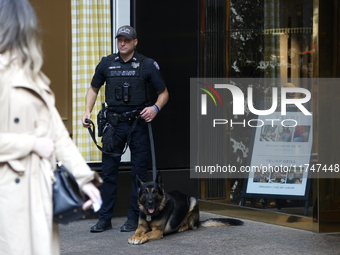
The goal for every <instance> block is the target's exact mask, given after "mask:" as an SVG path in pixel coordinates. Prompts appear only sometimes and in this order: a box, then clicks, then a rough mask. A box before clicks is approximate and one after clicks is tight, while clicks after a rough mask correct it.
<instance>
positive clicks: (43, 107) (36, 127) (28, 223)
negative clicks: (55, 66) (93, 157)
mask: <svg viewBox="0 0 340 255" xmlns="http://www.w3.org/2000/svg"><path fill="white" fill-rule="evenodd" d="M0 118H1V121H0V254H1V255H5V254H6V255H12V254H13V255H24V254H25V255H26V254H27V255H40V254H41V255H49V254H59V253H60V252H59V233H58V225H57V224H55V223H53V221H52V207H53V206H52V187H51V184H52V182H51V173H52V171H53V169H54V166H55V162H56V161H55V160H57V161H61V162H62V163H63V164H64V165H65V166H66V167H67V168H68V169H69V170H70V171H71V172H72V173H73V174H74V176H75V177H76V179H77V182H78V183H79V185H80V186H81V185H83V184H85V183H87V182H89V181H91V180H93V179H97V178H98V177H97V175H96V174H95V172H93V171H91V170H90V168H89V167H88V166H87V164H86V162H85V161H84V160H83V158H82V156H81V155H80V153H79V152H78V149H77V147H76V146H75V145H74V143H73V141H72V140H71V139H70V137H69V134H68V132H67V130H66V128H65V126H64V124H63V122H62V120H61V118H60V116H59V114H58V112H57V110H56V108H55V105H54V95H53V93H52V92H51V90H50V88H49V80H48V79H47V78H46V77H42V78H41V80H39V81H37V82H35V83H32V82H30V81H29V80H27V79H26V78H25V75H24V73H23V71H22V70H20V69H19V68H18V67H16V66H13V68H12V69H11V70H8V68H7V69H6V68H5V67H4V65H3V64H2V63H1V61H0ZM39 136H48V137H51V138H52V139H53V140H54V141H55V146H56V150H55V153H54V155H53V157H52V159H51V160H46V159H44V160H43V159H41V158H40V157H39V156H38V155H37V154H35V153H32V148H33V145H34V142H35V138H36V137H39Z"/></svg>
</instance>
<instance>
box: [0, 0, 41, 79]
mask: <svg viewBox="0 0 340 255" xmlns="http://www.w3.org/2000/svg"><path fill="white" fill-rule="evenodd" d="M2 53H9V54H10V56H11V57H15V58H16V61H17V62H18V63H19V65H20V66H21V67H22V68H23V69H24V71H25V73H26V74H27V75H28V77H30V78H32V79H33V80H35V79H36V78H37V76H39V74H40V70H41V66H42V64H43V58H42V49H41V40H40V36H39V30H38V24H37V17H36V14H35V12H34V10H33V8H32V6H31V4H30V3H29V2H28V1H27V0H0V54H2Z"/></svg>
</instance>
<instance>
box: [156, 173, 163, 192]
mask: <svg viewBox="0 0 340 255" xmlns="http://www.w3.org/2000/svg"><path fill="white" fill-rule="evenodd" d="M155 182H156V183H157V184H158V186H159V187H160V188H161V189H164V184H163V178H162V174H161V171H159V170H158V172H157V176H156V180H155Z"/></svg>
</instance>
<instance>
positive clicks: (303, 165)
mask: <svg viewBox="0 0 340 255" xmlns="http://www.w3.org/2000/svg"><path fill="white" fill-rule="evenodd" d="M258 122H259V123H262V125H261V126H259V127H257V128H256V131H255V136H254V144H253V149H252V155H251V159H250V169H251V171H250V172H249V177H248V180H247V182H246V183H245V185H244V189H243V190H244V191H243V197H263V198H265V197H272V198H284V197H286V198H287V199H288V198H291V199H297V200H299V199H302V200H307V199H308V192H307V191H308V178H307V177H308V167H309V163H310V155H311V151H312V134H313V130H312V118H311V116H306V115H304V114H303V113H301V112H287V114H286V115H285V116H282V115H281V112H274V113H273V114H271V115H270V116H268V115H267V116H259V118H258ZM263 123H264V124H263ZM282 196H283V197H282Z"/></svg>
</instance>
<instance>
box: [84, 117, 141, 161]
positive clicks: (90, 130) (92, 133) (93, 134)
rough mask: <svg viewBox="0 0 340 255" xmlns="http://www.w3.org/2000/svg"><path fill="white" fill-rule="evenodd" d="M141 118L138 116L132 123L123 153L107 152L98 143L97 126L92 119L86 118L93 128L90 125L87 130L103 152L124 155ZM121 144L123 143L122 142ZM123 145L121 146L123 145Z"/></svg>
mask: <svg viewBox="0 0 340 255" xmlns="http://www.w3.org/2000/svg"><path fill="white" fill-rule="evenodd" d="M139 118H140V117H138V118H137V119H136V120H135V121H134V122H133V124H132V126H131V129H130V132H129V135H128V137H127V139H126V144H125V147H124V150H123V152H122V153H111V152H107V151H105V150H104V149H103V148H102V147H101V146H99V145H98V142H97V139H96V126H95V125H94V123H93V121H92V120H90V119H86V120H85V122H87V123H89V124H91V126H92V129H91V126H90V127H88V128H87V130H88V131H89V133H90V136H91V138H92V140H93V142H94V144H95V145H96V146H97V148H98V149H99V150H100V151H101V152H103V153H105V154H108V155H111V156H121V155H123V154H124V153H125V152H126V150H127V148H128V147H129V144H130V140H131V133H132V131H133V130H134V129H135V127H136V126H137V123H138V120H139ZM121 144H122V143H121ZM123 146H124V145H123ZM123 146H120V147H123Z"/></svg>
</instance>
